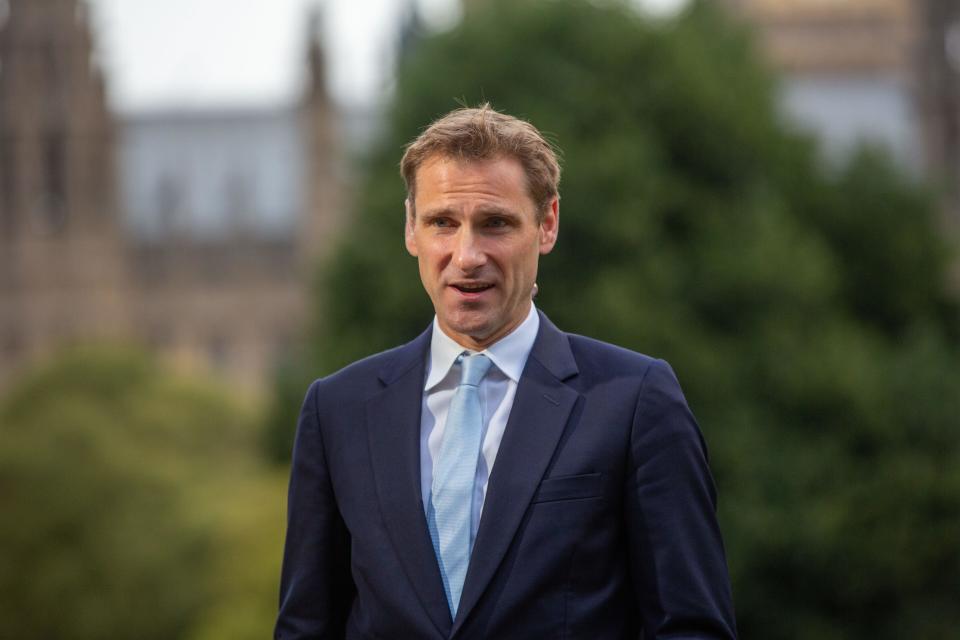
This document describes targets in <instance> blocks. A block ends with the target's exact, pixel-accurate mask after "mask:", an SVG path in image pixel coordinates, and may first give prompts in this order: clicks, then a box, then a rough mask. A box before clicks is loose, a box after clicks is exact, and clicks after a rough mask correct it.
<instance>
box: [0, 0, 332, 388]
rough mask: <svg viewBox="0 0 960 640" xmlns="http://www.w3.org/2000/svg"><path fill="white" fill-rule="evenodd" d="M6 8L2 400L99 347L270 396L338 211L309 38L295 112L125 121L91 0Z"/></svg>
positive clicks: (1, 22) (1, 18) (12, 3)
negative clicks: (96, 54) (84, 347)
mask: <svg viewBox="0 0 960 640" xmlns="http://www.w3.org/2000/svg"><path fill="white" fill-rule="evenodd" d="M0 4H2V5H3V7H0V9H3V10H2V11H0V389H2V388H3V387H4V386H6V385H7V384H9V382H10V381H11V380H12V379H13V377H14V376H15V375H16V373H17V372H18V371H21V370H23V368H24V367H25V366H26V365H28V364H29V363H31V362H35V361H37V360H39V359H42V358H43V357H44V356H46V355H49V354H50V353H52V352H53V351H55V350H56V349H58V348H60V347H62V346H63V345H65V344H70V343H78V342H91V341H101V340H103V341H111V342H116V341H123V342H133V343H138V344H142V345H145V346H148V347H150V348H151V349H152V350H153V351H155V352H156V353H158V354H160V355H161V356H163V357H164V358H166V359H168V360H170V361H172V362H173V363H174V364H175V365H176V366H177V367H179V368H180V369H182V370H186V371H195V372H203V373H214V374H216V375H219V376H221V377H222V379H223V380H224V382H226V383H230V384H236V385H239V386H240V387H241V388H243V389H246V390H251V391H256V390H260V389H262V388H263V387H264V385H265V384H266V383H267V382H268V380H269V377H270V375H271V370H272V368H273V367H274V366H275V364H276V363H277V362H278V360H279V359H280V358H281V357H283V355H284V354H286V353H289V352H291V351H293V350H295V349H297V348H299V345H300V343H301V340H302V330H303V325H304V323H305V320H306V318H307V309H308V297H309V292H308V289H309V287H308V283H309V280H310V277H311V271H312V265H313V264H315V262H316V260H317V259H319V258H321V257H322V256H323V254H324V253H325V251H326V250H327V248H328V247H329V246H330V244H331V238H332V237H333V235H334V233H335V232H336V224H337V219H338V215H337V213H338V212H339V211H340V210H342V204H343V203H342V193H343V191H342V182H343V178H342V173H343V172H342V168H341V154H339V153H338V146H339V145H338V140H337V136H338V130H337V127H336V116H335V113H334V109H333V106H332V103H331V101H330V99H329V97H328V95H327V91H326V81H325V73H324V59H323V55H322V49H321V43H320V42H318V40H317V36H316V34H317V33H318V32H319V29H317V28H316V24H312V25H311V26H310V29H309V33H310V38H309V47H308V49H309V50H308V52H307V56H306V57H307V66H308V69H309V74H308V75H309V78H308V82H307V88H306V90H305V92H304V93H305V95H304V97H303V98H302V100H301V101H300V103H299V104H296V105H291V106H289V107H281V108H275V109H269V108H267V109H259V110H243V111H215V112H169V111H168V112H163V113H152V114H138V115H133V116H129V117H125V118H119V117H117V116H116V115H115V114H113V113H111V111H110V109H109V107H108V104H107V99H106V92H105V79H104V77H103V74H102V71H101V70H100V69H98V68H97V66H96V65H95V64H94V62H93V55H92V54H93V42H92V38H93V34H92V33H91V29H90V25H89V19H88V16H87V12H86V7H85V5H84V3H83V2H82V0H6V1H5V2H0Z"/></svg>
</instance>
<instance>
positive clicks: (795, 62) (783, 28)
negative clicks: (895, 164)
mask: <svg viewBox="0 0 960 640" xmlns="http://www.w3.org/2000/svg"><path fill="white" fill-rule="evenodd" d="M720 1H721V2H722V3H724V4H725V5H727V6H728V7H730V8H731V9H732V10H733V11H734V12H735V13H737V14H738V15H740V16H742V17H743V18H744V19H745V20H746V21H747V22H749V23H751V24H752V25H754V26H755V27H756V28H757V31H758V34H759V37H760V44H761V46H762V49H763V50H764V51H765V52H766V54H767V56H768V58H769V60H770V61H771V62H772V64H773V66H774V67H775V68H776V69H777V70H778V71H780V72H781V73H782V77H783V81H782V82H783V99H784V107H785V109H786V111H787V112H789V113H791V114H792V115H793V116H794V118H795V119H796V120H797V121H798V122H800V123H801V124H802V125H804V126H807V127H808V128H810V129H812V130H814V131H815V132H816V133H818V134H820V137H821V139H822V140H823V142H824V145H825V150H826V151H827V153H828V155H833V156H836V155H844V154H845V153H846V152H848V151H849V150H850V149H851V148H852V147H854V146H855V145H857V144H859V143H861V142H869V143H880V144H882V145H884V146H886V147H887V148H888V149H889V150H890V151H892V152H893V154H894V155H895V156H896V157H897V158H898V159H899V160H900V161H901V162H902V163H903V164H904V165H905V166H906V167H908V168H911V169H913V170H914V171H915V172H916V173H917V174H921V175H924V176H926V177H928V178H930V179H931V180H932V181H934V182H935V183H938V184H939V185H941V186H942V187H943V188H944V193H945V200H946V201H945V203H944V204H945V210H946V212H947V216H946V220H947V222H948V223H951V224H957V223H960V199H958V195H960V3H957V2H956V1H955V0H720Z"/></svg>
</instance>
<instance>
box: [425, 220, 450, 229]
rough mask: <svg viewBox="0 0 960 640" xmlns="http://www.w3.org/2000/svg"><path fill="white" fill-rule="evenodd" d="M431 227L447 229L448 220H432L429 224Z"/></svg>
mask: <svg viewBox="0 0 960 640" xmlns="http://www.w3.org/2000/svg"><path fill="white" fill-rule="evenodd" d="M428 224H430V225H431V226H433V227H449V226H451V223H450V220H449V219H448V218H432V219H431V220H430V221H429V223H428Z"/></svg>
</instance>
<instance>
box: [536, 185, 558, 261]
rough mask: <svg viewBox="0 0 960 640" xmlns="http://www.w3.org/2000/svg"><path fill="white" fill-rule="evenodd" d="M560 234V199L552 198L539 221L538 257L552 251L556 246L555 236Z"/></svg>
mask: <svg viewBox="0 0 960 640" xmlns="http://www.w3.org/2000/svg"><path fill="white" fill-rule="evenodd" d="M558 233H560V198H559V197H556V196H555V197H554V198H553V200H551V201H550V204H549V205H548V206H547V211H546V213H545V214H544V215H543V220H541V221H540V255H546V254H548V253H550V252H551V251H553V246H554V245H555V244H557V234H558Z"/></svg>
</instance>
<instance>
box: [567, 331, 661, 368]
mask: <svg viewBox="0 0 960 640" xmlns="http://www.w3.org/2000/svg"><path fill="white" fill-rule="evenodd" d="M565 335H566V337H567V340H568V342H569V343H570V351H571V352H572V353H573V357H574V360H576V362H577V366H578V367H579V369H580V370H581V373H582V372H583V371H584V370H585V369H586V370H591V369H594V370H602V371H605V372H607V373H620V374H625V373H632V374H641V375H642V374H644V373H646V371H647V370H648V369H649V368H650V367H652V366H656V365H657V364H658V363H659V364H666V363H665V362H664V361H663V360H659V359H657V358H655V357H653V356H649V355H647V354H645V353H640V352H638V351H633V350H631V349H627V348H625V347H621V346H619V345H615V344H611V343H609V342H604V341H602V340H597V339H596V338H590V337H588V336H583V335H579V334H576V333H566V334H565Z"/></svg>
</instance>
